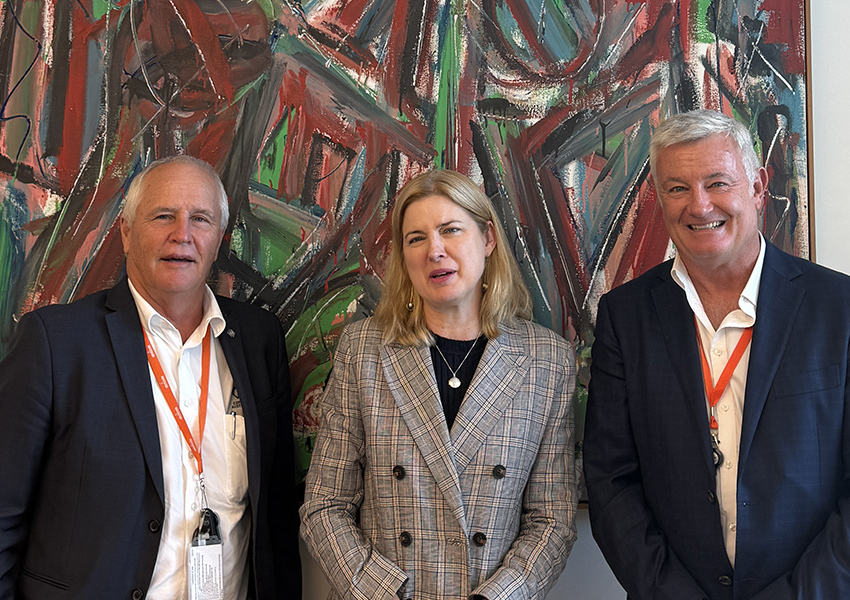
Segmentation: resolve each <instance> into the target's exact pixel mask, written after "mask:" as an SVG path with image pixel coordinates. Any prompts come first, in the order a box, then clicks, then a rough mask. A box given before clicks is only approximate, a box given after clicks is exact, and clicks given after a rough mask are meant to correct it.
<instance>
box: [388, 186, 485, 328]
mask: <svg viewBox="0 0 850 600" xmlns="http://www.w3.org/2000/svg"><path fill="white" fill-rule="evenodd" d="M401 232H402V241H401V243H402V253H403V256H404V264H405V266H406V267H407V273H408V275H409V276H410V280H411V282H413V288H414V289H415V290H416V293H417V294H419V296H420V297H421V298H422V300H423V302H424V303H425V310H426V316H427V313H428V312H429V311H434V312H437V313H449V312H458V311H460V312H462V313H464V312H467V311H475V314H476V315H477V314H478V308H479V306H480V303H481V294H482V291H481V277H482V275H483V274H484V262H485V259H486V258H487V257H488V256H490V253H491V252H493V249H494V248H495V247H496V235H495V232H494V230H493V224H492V223H488V224H487V230H486V231H485V232H482V231H481V228H480V227H479V226H478V223H476V222H475V221H474V220H473V218H472V216H471V215H470V214H469V213H468V212H466V210H465V209H463V208H461V207H460V206H458V205H457V204H455V203H454V202H452V201H451V200H449V199H448V198H446V197H444V196H426V197H425V198H421V199H419V200H416V201H414V202H413V203H411V204H409V205H408V207H407V210H405V212H404V217H403V219H402V225H401Z"/></svg>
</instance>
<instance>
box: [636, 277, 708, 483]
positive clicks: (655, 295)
mask: <svg viewBox="0 0 850 600" xmlns="http://www.w3.org/2000/svg"><path fill="white" fill-rule="evenodd" d="M652 299H653V301H654V303H655V310H656V313H657V317H658V322H659V325H660V327H661V333H662V335H663V336H664V342H665V345H666V346H667V353H668V355H669V358H670V362H671V364H672V365H673V372H674V374H675V377H676V379H678V381H679V386H680V387H681V389H682V396H683V399H684V402H685V403H686V405H687V411H688V413H689V414H690V415H691V418H692V422H693V427H694V429H695V431H696V434H697V435H698V436H699V437H700V447H701V448H702V449H703V458H704V460H705V467H706V469H708V470H709V472H710V473H711V476H712V478H713V477H714V461H713V459H712V456H711V436H710V434H709V427H708V416H707V413H706V399H705V383H704V382H703V379H702V370H701V366H700V356H699V346H698V345H697V344H698V341H697V337H696V336H697V334H696V328H695V326H694V313H693V311H692V310H691V307H690V305H689V304H688V301H687V298H686V297H685V292H684V291H683V290H682V288H680V287H679V286H678V285H677V284H676V282H674V281H673V279H672V277H671V276H670V273H669V271H668V272H665V273H664V276H662V277H661V282H660V283H659V285H657V286H656V287H655V288H653V290H652ZM668 375H669V374H665V373H648V374H647V376H648V377H658V378H659V379H663V378H664V377H665V376H668Z"/></svg>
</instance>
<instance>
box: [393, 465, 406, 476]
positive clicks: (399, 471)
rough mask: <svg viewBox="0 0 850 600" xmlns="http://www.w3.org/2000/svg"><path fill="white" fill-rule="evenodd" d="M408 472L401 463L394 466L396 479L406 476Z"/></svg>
mask: <svg viewBox="0 0 850 600" xmlns="http://www.w3.org/2000/svg"><path fill="white" fill-rule="evenodd" d="M406 474H407V473H406V472H405V470H404V467H402V466H401V465H396V466H394V467H393V477H395V478H396V479H404V476H405V475H406Z"/></svg>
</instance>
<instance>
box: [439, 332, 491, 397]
mask: <svg viewBox="0 0 850 600" xmlns="http://www.w3.org/2000/svg"><path fill="white" fill-rule="evenodd" d="M479 337H481V336H480V335H478V336H476V337H475V340H473V342H472V345H471V346H470V347H469V350H467V352H466V356H464V357H463V360H462V361H460V364H459V365H458V366H457V369H452V366H451V365H450V364H449V361H448V360H446V355H445V354H443V351H442V350H440V345H439V344H436V343H435V344H434V347H435V348H437V352H439V353H440V356H441V357H442V358H443V362H444V363H446V367H448V369H449V371H451V373H452V376H451V378H450V379H449V387H451V388H454V389H457V388H459V387H460V384H461V381H460V379H459V378H458V376H457V372H458V371H460V368H461V367H462V366H463V363H465V362H466V359H467V358H469V355H470V354H472V349H473V348H475V344H477V343H478V338H479Z"/></svg>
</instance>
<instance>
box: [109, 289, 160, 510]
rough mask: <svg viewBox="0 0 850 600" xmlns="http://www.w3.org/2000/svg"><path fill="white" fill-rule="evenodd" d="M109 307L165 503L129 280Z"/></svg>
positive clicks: (115, 345) (127, 388) (130, 399)
mask: <svg viewBox="0 0 850 600" xmlns="http://www.w3.org/2000/svg"><path fill="white" fill-rule="evenodd" d="M106 306H107V308H108V309H110V310H112V311H113V312H110V313H107V314H106V328H107V330H108V331H109V338H110V340H111V342H112V351H113V353H114V355H115V362H116V363H117V365H118V372H119V373H120V375H121V383H122V384H123V386H124V393H125V396H126V398H127V403H128V404H129V405H130V413H131V414H132V415H133V421H134V423H135V425H136V433H137V434H138V436H139V444H140V445H141V447H142V453H143V454H144V456H145V462H146V463H147V465H148V471H149V472H150V474H151V479H152V480H153V484H154V487H156V491H157V493H158V494H159V498H160V500H162V501H163V502H164V501H165V500H164V498H165V496H164V493H163V482H162V453H161V451H160V446H159V429H158V428H157V423H156V408H155V407H154V400H153V391H152V390H151V380H150V375H149V374H148V362H147V356H146V354H145V341H144V337H143V336H142V323H141V321H140V320H139V312H138V310H137V309H136V303H135V302H133V296H132V295H131V294H130V288H129V286H128V285H127V280H126V279H123V280H122V281H120V282H119V283H118V284H117V285H116V286H115V287H114V288H112V289H111V290H110V291H109V294H108V295H107V298H106Z"/></svg>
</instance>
